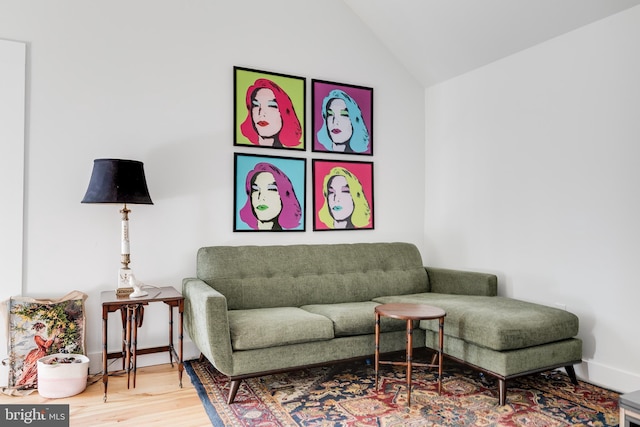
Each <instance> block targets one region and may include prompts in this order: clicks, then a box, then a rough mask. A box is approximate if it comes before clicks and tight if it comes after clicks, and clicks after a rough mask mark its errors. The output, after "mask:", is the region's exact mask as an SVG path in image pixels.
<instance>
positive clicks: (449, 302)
mask: <svg viewBox="0 0 640 427" xmlns="http://www.w3.org/2000/svg"><path fill="white" fill-rule="evenodd" d="M375 301H376V302H380V303H390V302H413V303H421V304H428V305H434V306H437V307H440V308H442V309H443V310H445V311H446V312H447V316H446V317H445V320H444V332H445V335H449V336H453V337H456V338H460V339H462V340H464V341H466V342H470V343H474V344H477V345H480V346H483V347H487V348H490V349H492V350H497V351H504V350H513V349H519V348H526V347H531V346H536V345H541V344H547V343H551V342H555V341H561V340H565V339H568V338H572V337H574V336H576V335H577V334H578V323H579V322H578V317H577V316H576V315H574V314H572V313H569V312H568V311H565V310H560V309H558V308H553V307H548V306H545V305H541V304H536V303H531V302H526V301H521V300H516V299H512V298H506V297H497V296H495V297H487V296H468V295H449V294H438V293H421V294H413V295H401V296H396V297H381V298H376V299H375ZM420 327H421V328H422V329H427V330H431V331H437V330H438V324H437V322H435V321H433V320H428V321H425V320H423V321H421V322H420Z"/></svg>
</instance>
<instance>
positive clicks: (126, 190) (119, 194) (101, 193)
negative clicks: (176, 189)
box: [82, 159, 153, 297]
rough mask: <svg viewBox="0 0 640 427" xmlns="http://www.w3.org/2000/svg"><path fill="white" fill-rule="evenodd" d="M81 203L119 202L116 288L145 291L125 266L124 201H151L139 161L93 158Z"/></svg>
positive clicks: (126, 225)
mask: <svg viewBox="0 0 640 427" xmlns="http://www.w3.org/2000/svg"><path fill="white" fill-rule="evenodd" d="M82 203H119V204H120V203H122V204H123V205H124V207H123V208H122V209H121V210H120V213H121V214H122V228H121V231H122V237H121V247H120V248H121V251H120V252H121V254H122V255H121V261H120V262H121V263H122V267H121V268H120V269H119V270H118V288H134V289H135V291H134V292H133V293H132V294H130V296H131V297H141V296H145V295H147V292H146V291H143V290H142V289H141V287H140V286H139V285H138V283H137V282H136V279H135V276H134V275H133V272H132V271H131V269H130V268H129V263H130V262H131V254H130V247H129V212H131V211H130V210H129V209H127V204H142V205H152V204H153V202H152V201H151V196H149V190H148V189H147V181H146V179H145V177H144V168H143V164H142V162H139V161H137V160H121V159H95V160H94V161H93V171H92V172H91V179H90V181H89V188H87V193H86V194H85V195H84V198H83V199H82Z"/></svg>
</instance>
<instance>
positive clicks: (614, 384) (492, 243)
mask: <svg viewBox="0 0 640 427" xmlns="http://www.w3.org/2000/svg"><path fill="white" fill-rule="evenodd" d="M638 52H640V7H635V8H633V9H630V10H628V11H626V12H623V13H620V14H618V15H614V16H612V17H610V18H608V19H605V20H602V21H599V22H596V23H594V24H591V25H589V26H586V27H583V28H581V29H578V30H576V31H573V32H571V33H569V34H566V35H564V36H561V37H558V38H556V39H553V40H551V41H548V42H546V43H543V44H541V45H538V46H536V47H534V48H531V49H528V50H526V51H523V52H520V53H518V54H516V55H513V56H511V57H508V58H506V59H504V60H501V61H498V62H495V63H493V64H490V65H488V66H486V67H484V68H481V69H478V70H476V71H474V72H471V73H468V74H466V75H463V76H461V77H459V78H456V79H453V80H450V81H447V82H445V83H442V84H440V85H437V86H434V87H432V88H429V89H428V90H427V91H426V109H427V113H426V135H427V136H426V137H427V144H426V157H425V158H426V171H427V172H426V191H425V199H426V201H427V204H426V220H425V236H426V240H427V242H426V247H427V248H428V249H427V250H426V252H425V254H423V256H425V257H426V258H428V259H429V260H430V262H431V263H432V264H434V265H441V266H452V267H459V268H467V269H480V270H485V271H489V272H494V273H496V274H497V275H498V276H499V292H500V293H501V294H503V295H508V296H514V297H518V298H522V299H525V300H530V301H536V302H541V303H543V304H548V305H551V306H555V305H557V304H561V305H566V308H567V309H568V310H570V311H572V312H574V313H576V314H577V315H578V316H579V317H580V337H581V338H582V339H583V340H584V347H583V355H584V363H583V364H582V366H581V367H580V369H578V374H579V376H581V377H583V378H587V379H589V380H590V381H592V382H595V383H598V384H603V385H605V386H608V387H610V388H613V389H615V390H619V391H623V392H628V391H632V390H635V389H640V364H639V363H638V355H639V354H640V340H638V314H637V313H638V301H640V285H639V276H638V269H637V265H638V260H639V259H640V246H639V242H640V221H639V218H640V197H639V192H638V183H639V182H640V168H639V167H638V159H639V158H640V144H639V142H640V119H639V117H640V79H639V78H638V76H640V56H639V55H638Z"/></svg>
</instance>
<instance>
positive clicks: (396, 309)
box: [374, 303, 447, 405]
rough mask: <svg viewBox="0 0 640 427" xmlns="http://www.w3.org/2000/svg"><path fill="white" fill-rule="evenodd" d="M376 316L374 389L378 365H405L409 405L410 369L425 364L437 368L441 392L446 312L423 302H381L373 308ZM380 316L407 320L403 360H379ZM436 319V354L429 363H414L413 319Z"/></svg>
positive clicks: (408, 402) (440, 390)
mask: <svg viewBox="0 0 640 427" xmlns="http://www.w3.org/2000/svg"><path fill="white" fill-rule="evenodd" d="M374 312H375V316H376V326H375V337H376V338H375V340H376V341H375V345H376V352H375V370H376V390H378V372H379V365H380V364H386V365H400V366H406V367H407V405H411V369H412V367H413V366H426V367H429V368H436V367H437V368H438V394H440V393H442V355H443V352H442V348H443V344H444V317H445V316H446V315H447V313H446V312H445V311H444V310H443V309H441V308H439V307H433V306H430V305H425V304H408V303H392V304H382V305H379V306H377V307H376V308H375V309H374ZM380 316H385V317H390V318H393V319H401V320H406V321H407V355H406V359H405V361H404V362H393V361H382V360H380ZM431 319H438V323H439V325H438V326H439V327H438V330H439V336H438V341H439V342H438V345H439V348H438V349H437V354H436V355H434V358H433V359H432V360H431V363H415V362H413V321H414V320H418V321H419V320H431ZM436 356H437V357H438V363H437V364H436V363H435V357H436Z"/></svg>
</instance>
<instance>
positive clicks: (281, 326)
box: [228, 307, 333, 350]
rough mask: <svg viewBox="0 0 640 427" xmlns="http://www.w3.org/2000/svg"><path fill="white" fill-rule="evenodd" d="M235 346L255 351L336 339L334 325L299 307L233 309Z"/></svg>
mask: <svg viewBox="0 0 640 427" xmlns="http://www.w3.org/2000/svg"><path fill="white" fill-rule="evenodd" d="M228 316H229V330H230V333H231V346H232V348H233V349H234V350H253V349H257V348H267V347H276V346H281V345H289V344H298V343H304V342H309V341H320V340H330V339H332V338H333V322H332V321H331V320H329V319H328V318H326V317H324V316H321V315H319V314H315V313H311V312H309V311H306V310H302V309H300V308H297V307H276V308H258V309H251V310H229V312H228Z"/></svg>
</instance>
